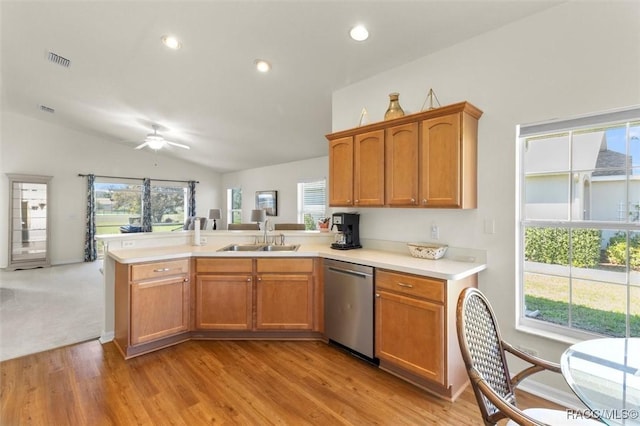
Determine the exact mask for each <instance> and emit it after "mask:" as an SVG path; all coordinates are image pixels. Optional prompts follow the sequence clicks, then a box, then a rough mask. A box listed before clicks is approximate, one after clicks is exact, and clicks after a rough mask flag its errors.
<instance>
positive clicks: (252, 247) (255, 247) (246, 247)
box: [218, 244, 264, 251]
mask: <svg viewBox="0 0 640 426" xmlns="http://www.w3.org/2000/svg"><path fill="white" fill-rule="evenodd" d="M263 247H264V244H229V245H228V246H225V247H222V248H221V249H219V250H218V251H260V250H262V248H263Z"/></svg>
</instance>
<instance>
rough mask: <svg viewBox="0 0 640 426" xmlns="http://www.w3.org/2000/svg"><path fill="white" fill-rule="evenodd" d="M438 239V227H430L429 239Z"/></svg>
mask: <svg viewBox="0 0 640 426" xmlns="http://www.w3.org/2000/svg"><path fill="white" fill-rule="evenodd" d="M439 238H440V229H439V228H438V225H431V239H432V240H437V239H439Z"/></svg>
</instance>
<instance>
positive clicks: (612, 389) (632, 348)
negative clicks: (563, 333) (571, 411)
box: [560, 338, 640, 425]
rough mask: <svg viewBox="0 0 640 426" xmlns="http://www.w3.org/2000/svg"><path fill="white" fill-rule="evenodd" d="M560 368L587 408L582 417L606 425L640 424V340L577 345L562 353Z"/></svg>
mask: <svg viewBox="0 0 640 426" xmlns="http://www.w3.org/2000/svg"><path fill="white" fill-rule="evenodd" d="M560 366H561V368H562V375H563V376H564V378H565V379H566V381H567V383H568V384H569V386H570V387H571V389H572V390H573V392H574V393H575V394H576V395H577V396H578V398H580V400H581V401H582V402H583V403H584V404H585V405H586V406H587V408H588V409H587V410H585V413H584V414H589V415H593V416H594V417H598V418H600V420H602V421H603V422H604V423H606V424H608V425H640V338H630V339H624V338H605V339H594V340H586V341H584V342H580V343H577V344H575V345H572V346H571V347H570V348H568V349H567V350H566V351H565V352H564V353H563V354H562V357H561V360H560Z"/></svg>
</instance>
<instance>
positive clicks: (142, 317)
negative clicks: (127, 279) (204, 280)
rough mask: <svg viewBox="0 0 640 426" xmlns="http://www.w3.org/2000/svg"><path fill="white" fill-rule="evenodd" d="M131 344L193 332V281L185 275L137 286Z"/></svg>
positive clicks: (136, 284)
mask: <svg viewBox="0 0 640 426" xmlns="http://www.w3.org/2000/svg"><path fill="white" fill-rule="evenodd" d="M130 291H131V329H130V339H131V345H137V344H140V343H146V342H150V341H152V340H156V339H160V338H163V337H167V336H171V335H174V334H178V333H182V332H185V331H187V330H188V329H189V280H188V279H187V278H186V277H185V276H178V277H173V278H166V279H162V280H154V281H147V282H139V283H133V284H131V287H130Z"/></svg>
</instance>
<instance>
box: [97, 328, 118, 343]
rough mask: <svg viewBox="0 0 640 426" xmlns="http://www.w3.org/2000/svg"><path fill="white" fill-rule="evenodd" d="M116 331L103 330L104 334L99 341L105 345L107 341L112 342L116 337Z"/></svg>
mask: <svg viewBox="0 0 640 426" xmlns="http://www.w3.org/2000/svg"><path fill="white" fill-rule="evenodd" d="M115 337H116V336H115V333H114V332H113V331H110V332H108V333H106V332H103V333H102V335H101V336H100V339H98V340H99V342H100V343H102V344H103V345H104V344H105V343H107V342H111V341H112V340H113V339H114V338H115Z"/></svg>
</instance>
